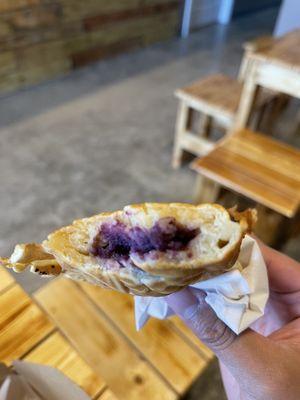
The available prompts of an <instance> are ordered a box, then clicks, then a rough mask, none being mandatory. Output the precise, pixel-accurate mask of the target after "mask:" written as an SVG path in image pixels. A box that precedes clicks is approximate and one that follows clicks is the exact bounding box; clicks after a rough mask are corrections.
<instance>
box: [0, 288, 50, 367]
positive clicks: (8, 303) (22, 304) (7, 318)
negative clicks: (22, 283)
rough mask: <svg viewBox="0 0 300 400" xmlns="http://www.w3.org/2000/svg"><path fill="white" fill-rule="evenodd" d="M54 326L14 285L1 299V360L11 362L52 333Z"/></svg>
mask: <svg viewBox="0 0 300 400" xmlns="http://www.w3.org/2000/svg"><path fill="white" fill-rule="evenodd" d="M53 328H54V327H53V325H52V324H51V323H50V321H49V320H48V318H47V317H46V316H45V315H44V314H43V313H42V312H41V311H40V309H39V308H38V307H37V306H36V305H35V304H33V303H32V301H31V299H30V298H29V297H28V296H27V295H26V294H25V292H24V291H23V290H22V289H21V288H20V287H19V286H17V285H14V286H12V288H10V289H8V290H7V291H5V292H4V293H3V294H2V295H1V298H0V360H1V361H2V362H5V363H10V362H11V361H12V360H14V359H16V358H19V357H21V356H22V355H23V354H24V353H26V352H27V351H29V350H30V349H31V348H32V347H33V346H34V345H35V344H36V343H37V342H38V341H39V340H41V339H42V338H44V337H45V336H46V335H47V334H48V333H49V332H51V331H52V330H53Z"/></svg>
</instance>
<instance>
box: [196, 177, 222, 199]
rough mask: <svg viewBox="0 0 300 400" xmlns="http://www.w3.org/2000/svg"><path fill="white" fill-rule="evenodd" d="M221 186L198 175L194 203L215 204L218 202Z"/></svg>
mask: <svg viewBox="0 0 300 400" xmlns="http://www.w3.org/2000/svg"><path fill="white" fill-rule="evenodd" d="M220 188H221V186H220V185H218V184H217V183H216V182H214V181H212V180H210V179H207V178H205V177H204V176H202V175H200V174H197V176H196V182H195V194H194V203H196V204H198V203H213V202H214V201H216V200H217V198H218V195H219V192H220Z"/></svg>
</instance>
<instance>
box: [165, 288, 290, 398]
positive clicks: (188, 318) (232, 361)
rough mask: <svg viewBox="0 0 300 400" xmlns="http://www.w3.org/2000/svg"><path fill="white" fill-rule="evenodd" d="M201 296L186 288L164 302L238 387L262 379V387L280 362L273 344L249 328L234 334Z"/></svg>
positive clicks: (272, 375) (279, 356)
mask: <svg viewBox="0 0 300 400" xmlns="http://www.w3.org/2000/svg"><path fill="white" fill-rule="evenodd" d="M205 297H206V294H205V292H202V291H199V290H192V289H189V288H186V289H183V290H182V291H180V292H177V293H173V294H171V295H169V296H167V297H166V301H167V303H168V305H169V306H170V307H171V308H172V310H173V311H174V312H175V313H176V314H177V315H179V317H180V318H181V319H182V320H183V321H184V322H185V323H186V325H188V326H189V327H190V328H191V330H192V331H193V332H194V333H195V334H196V336H197V337H198V338H199V339H201V341H202V342H204V343H205V344H206V345H207V346H208V347H209V348H210V349H211V350H212V351H213V352H214V353H215V354H216V355H217V357H218V358H219V359H220V361H221V362H222V363H223V364H225V365H226V366H227V368H228V369H229V371H230V372H231V374H232V375H233V376H234V377H235V379H236V380H237V381H238V382H239V384H240V385H241V388H244V389H247V390H248V391H249V390H252V387H250V388H249V385H250V386H251V385H252V384H253V383H254V382H255V383H259V382H261V380H262V379H263V381H264V384H265V383H266V382H268V381H270V383H271V382H272V381H273V380H274V375H275V373H274V371H273V368H272V365H277V366H278V365H280V359H281V360H282V358H281V356H282V355H281V354H280V353H281V352H280V351H278V349H277V348H275V344H274V342H273V341H272V340H270V339H268V338H266V337H264V336H261V335H259V334H258V333H256V332H254V331H252V330H251V329H247V330H246V331H244V332H243V333H241V334H240V335H236V334H235V333H234V332H233V331H232V330H231V329H230V328H229V327H228V326H227V325H225V324H224V322H223V321H221V320H220V319H219V318H218V317H217V316H216V314H215V313H214V311H213V309H212V308H211V307H210V306H209V305H208V304H207V303H206V301H205ZM274 357H275V358H278V360H274ZM266 366H267V368H266Z"/></svg>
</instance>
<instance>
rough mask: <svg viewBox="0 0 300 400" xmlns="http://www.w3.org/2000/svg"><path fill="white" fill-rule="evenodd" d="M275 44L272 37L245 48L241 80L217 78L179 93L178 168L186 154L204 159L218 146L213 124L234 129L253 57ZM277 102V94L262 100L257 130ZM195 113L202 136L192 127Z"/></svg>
mask: <svg viewBox="0 0 300 400" xmlns="http://www.w3.org/2000/svg"><path fill="white" fill-rule="evenodd" d="M272 40H273V39H272V38H270V37H264V38H260V39H258V40H256V41H253V42H249V43H246V44H245V45H244V48H245V54H244V57H243V60H242V63H241V67H240V72H239V77H238V80H236V79H233V78H230V77H228V76H225V75H222V74H217V75H212V76H208V77H207V78H204V79H201V80H199V81H196V82H194V83H193V84H191V85H189V86H187V87H184V88H181V89H178V90H176V92H175V96H176V97H177V98H178V99H179V106H178V112H177V121H176V129H175V143H174V152H173V162H172V164H173V167H174V168H177V167H179V166H180V164H181V159H182V155H183V151H189V152H190V153H192V154H195V155H198V156H203V155H206V154H208V153H209V152H210V151H211V150H212V149H213V148H214V146H215V143H214V142H212V141H211V140H209V134H210V130H211V125H212V122H215V123H217V124H218V125H219V126H221V127H222V128H224V129H230V128H231V127H232V126H233V123H234V119H235V116H236V113H237V110H238V107H239V101H240V97H241V92H242V88H243V81H244V79H245V77H246V75H247V69H248V67H249V65H248V64H249V62H248V60H249V56H250V55H251V54H252V53H253V52H254V51H256V50H257V49H258V48H259V49H261V48H264V47H266V46H269V45H270V43H271V41H272ZM274 98H275V93H274V92H271V91H263V92H261V93H260V95H259V96H258V98H257V101H256V110H257V111H258V112H259V113H258V118H257V123H256V126H257V125H258V124H259V123H260V121H261V119H262V115H263V113H264V111H265V109H266V106H267V105H268V104H269V103H270V102H271V101H273V100H274ZM193 110H194V111H197V112H199V113H201V115H200V126H199V128H198V132H197V134H198V135H195V134H193V133H192V131H191V126H190V125H191V116H192V111H193Z"/></svg>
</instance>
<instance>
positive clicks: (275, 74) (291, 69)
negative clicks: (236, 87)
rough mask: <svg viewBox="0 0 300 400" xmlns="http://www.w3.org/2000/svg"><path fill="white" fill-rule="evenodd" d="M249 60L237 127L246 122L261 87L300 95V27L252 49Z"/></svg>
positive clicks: (235, 125) (294, 95)
mask: <svg viewBox="0 0 300 400" xmlns="http://www.w3.org/2000/svg"><path fill="white" fill-rule="evenodd" d="M248 61H249V64H248V67H247V79H246V81H245V83H244V86H243V91H242V94H241V100H240V104H239V109H238V113H237V118H236V120H235V124H234V130H237V129H239V128H243V127H244V126H246V125H247V123H248V121H249V117H250V114H251V110H252V109H253V104H254V102H255V97H256V95H257V93H258V89H259V87H262V88H267V89H271V90H275V91H278V92H281V93H285V94H287V95H290V96H293V97H297V98H300V30H296V31H293V32H291V33H289V34H287V35H285V36H283V37H282V38H279V39H277V40H275V41H274V43H273V44H272V45H271V46H269V47H266V48H264V49H260V50H258V51H254V52H251V53H249V54H248Z"/></svg>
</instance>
